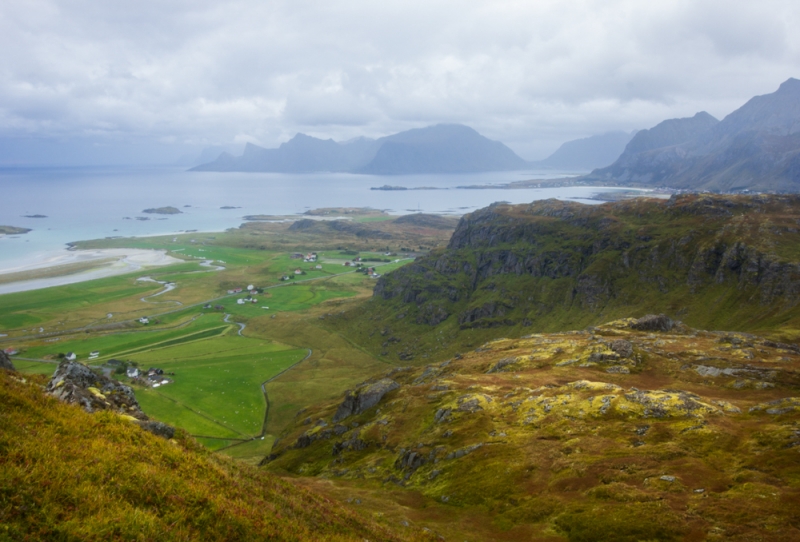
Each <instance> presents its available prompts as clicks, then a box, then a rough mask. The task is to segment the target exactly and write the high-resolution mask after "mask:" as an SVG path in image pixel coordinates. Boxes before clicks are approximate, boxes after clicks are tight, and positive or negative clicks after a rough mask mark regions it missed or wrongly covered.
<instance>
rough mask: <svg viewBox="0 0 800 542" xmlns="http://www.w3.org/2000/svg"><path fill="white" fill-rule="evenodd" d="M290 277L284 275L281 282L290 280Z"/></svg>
mask: <svg viewBox="0 0 800 542" xmlns="http://www.w3.org/2000/svg"><path fill="white" fill-rule="evenodd" d="M290 279H291V277H290V276H289V275H284V276H282V277H281V280H290Z"/></svg>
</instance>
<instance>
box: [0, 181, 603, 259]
mask: <svg viewBox="0 0 800 542" xmlns="http://www.w3.org/2000/svg"><path fill="white" fill-rule="evenodd" d="M576 173H581V172H558V171H552V170H549V171H510V172H509V171H506V172H496V173H480V174H463V175H403V176H376V175H354V174H346V173H318V174H282V173H217V172H202V173H200V172H187V171H185V170H184V169H183V168H175V167H152V168H45V169H43V168H36V169H33V168H31V169H27V168H13V169H2V170H0V190H2V198H0V224H2V225H9V226H19V227H25V228H31V229H32V230H33V231H31V232H30V233H27V234H24V235H6V236H0V271H2V270H9V269H12V268H17V267H19V266H23V265H27V264H29V263H30V262H32V261H36V260H37V259H41V258H42V257H43V256H44V255H47V254H51V253H52V252H53V251H58V250H61V249H64V248H65V244H66V243H68V242H70V241H79V240H86V239H97V238H103V237H111V236H123V237H129V236H144V235H157V234H168V233H177V232H181V231H186V230H198V231H223V230H225V229H227V228H232V227H237V226H239V225H240V224H241V223H242V222H243V221H244V220H243V218H242V217H243V216H245V215H253V214H271V215H294V214H301V213H303V212H305V211H307V210H309V209H316V208H320V207H372V208H375V209H384V210H386V211H388V212H390V213H392V214H406V213H411V212H417V211H421V212H429V213H447V214H453V215H461V214H464V213H468V212H470V211H474V210H475V209H479V208H481V207H485V206H487V205H489V204H491V203H493V202H496V201H509V202H511V203H527V202H531V201H533V200H538V199H545V198H559V199H574V200H577V201H585V202H590V200H587V199H586V198H590V197H591V196H592V194H594V193H596V192H598V189H597V188H592V187H568V188H545V189H517V190H504V189H500V188H498V189H480V190H465V189H457V188H456V187H459V186H468V185H487V184H490V185H491V184H502V183H508V182H513V181H520V180H526V179H544V178H557V177H565V176H570V175H575V174H576ZM387 184H388V185H392V186H405V187H408V188H414V187H423V186H424V187H435V188H438V189H439V190H407V191H382V190H370V188H371V187H378V186H383V185H387ZM603 190H607V189H603ZM165 206H173V207H177V208H178V209H180V210H181V211H182V213H181V214H176V215H157V214H144V213H142V211H143V210H144V209H147V208H152V207H165ZM224 206H228V207H236V208H235V209H221V207H224ZM32 215H45V216H46V218H27V216H32ZM125 217H127V218H125ZM137 217H142V218H147V219H148V220H137Z"/></svg>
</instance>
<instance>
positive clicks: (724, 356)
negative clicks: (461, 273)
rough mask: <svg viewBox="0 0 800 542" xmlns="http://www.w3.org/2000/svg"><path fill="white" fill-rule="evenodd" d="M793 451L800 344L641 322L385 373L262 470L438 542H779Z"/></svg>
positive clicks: (797, 443)
mask: <svg viewBox="0 0 800 542" xmlns="http://www.w3.org/2000/svg"><path fill="white" fill-rule="evenodd" d="M798 450H800V348H798V347H797V346H794V345H789V344H781V343H775V342H772V341H769V340H765V339H763V338H759V337H756V336H753V335H747V334H739V333H719V332H705V331H699V330H695V329H691V328H688V327H686V326H684V325H682V324H676V323H673V322H672V321H671V320H669V319H668V318H666V317H663V316H661V317H655V316H651V317H645V318H642V319H639V320H634V319H623V320H619V321H615V322H611V323H609V324H605V325H602V326H599V327H597V328H590V329H588V330H586V331H579V332H566V333H556V334H550V335H547V334H535V335H530V336H526V337H522V338H520V339H496V340H493V341H491V342H489V343H487V344H484V345H483V346H481V347H480V348H478V349H475V350H474V351H472V352H469V353H466V354H463V355H462V354H458V355H456V356H455V357H454V358H452V359H449V360H447V361H444V362H441V363H436V364H434V365H429V366H427V367H424V368H416V369H414V368H410V367H409V368H405V369H403V368H401V369H393V370H390V371H388V372H387V373H386V374H385V375H383V376H379V377H376V378H374V379H372V380H370V381H367V382H365V383H364V384H362V385H361V386H359V387H357V388H356V389H354V390H351V391H350V392H348V393H347V394H346V395H345V397H344V398H342V399H339V400H338V401H335V402H331V403H328V404H323V405H321V406H318V407H315V408H311V409H308V410H306V411H305V412H302V413H300V414H299V415H298V417H297V421H296V423H295V426H294V427H293V428H292V429H291V430H290V431H289V432H288V433H287V434H286V435H285V436H284V438H283V439H282V440H281V441H280V442H279V443H277V444H276V446H275V448H274V449H273V452H274V453H273V455H271V456H270V457H269V458H267V459H266V460H265V461H264V464H265V465H266V466H267V468H268V469H271V470H277V471H289V472H291V473H294V474H300V475H303V476H312V477H320V478H321V479H331V480H335V481H336V482H335V485H336V486H338V487H343V488H346V490H347V491H349V492H355V491H357V489H361V491H362V493H360V494H362V495H365V497H364V498H365V500H367V499H371V501H373V503H372V506H374V507H378V506H380V505H379V504H378V503H380V502H381V501H382V500H383V501H387V500H394V501H397V502H399V503H402V509H403V510H404V513H405V514H407V515H408V516H415V515H416V516H419V517H426V518H427V521H428V524H429V525H431V526H434V528H437V527H438V529H437V530H439V532H443V533H447V539H448V540H449V539H452V540H463V539H468V540H476V539H478V540H523V539H524V540H528V539H537V540H565V539H566V540H570V541H588V540H623V541H637V540H661V541H664V540H717V539H720V540H721V539H723V538H724V539H725V540H737V541H738V540H741V541H744V540H785V541H789V540H797V539H798V538H800V523H798V520H797V506H798V503H800V469H798V465H800V460H799V458H800V456H798ZM328 484H330V483H328ZM367 504H370V503H367ZM386 507H387V508H388V507H389V505H388V504H387V505H386Z"/></svg>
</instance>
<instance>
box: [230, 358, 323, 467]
mask: <svg viewBox="0 0 800 542" xmlns="http://www.w3.org/2000/svg"><path fill="white" fill-rule="evenodd" d="M307 350H308V353H307V354H306V356H305V357H304V358H303V359H301V360H299V361H296V362H295V363H293V364H291V365H290V366H289V367H287V368H285V369H284V370H282V371H281V372H279V373H278V374H276V375H273V376H271V377H270V378H268V379H267V380H265V381H264V382H262V383H261V392H262V393H263V394H264V400H265V401H266V402H267V407H266V409H265V410H264V421H263V422H262V424H261V433H260V434H258V435H256V436H254V437H252V438H251V439H249V440H246V441H242V442H237V443H235V444H231V445H230V446H224V447H222V448H219V449H218V450H215V451H214V453H217V452H221V451H222V450H228V449H230V448H233V447H234V446H239V445H241V444H244V443H245V442H252V441H254V440H259V439H262V438H264V437H265V436H266V435H267V420H268V419H269V410H270V406H271V403H270V400H269V394H267V384H269V383H270V382H272V381H273V380H275V379H276V378H278V377H279V376H281V375H283V374H284V373H286V372H287V371H289V370H291V369H294V368H295V367H297V366H298V365H300V364H301V363H303V362H304V361H305V360H307V359H308V358H310V357H311V355H312V354H313V353H314V351H313V350H312V349H311V348H307Z"/></svg>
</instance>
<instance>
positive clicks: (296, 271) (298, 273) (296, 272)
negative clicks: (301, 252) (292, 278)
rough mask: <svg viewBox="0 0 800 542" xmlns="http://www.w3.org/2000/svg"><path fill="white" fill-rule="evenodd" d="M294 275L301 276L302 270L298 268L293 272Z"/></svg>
mask: <svg viewBox="0 0 800 542" xmlns="http://www.w3.org/2000/svg"><path fill="white" fill-rule="evenodd" d="M294 274H295V275H302V274H303V270H302V269H300V268H299V267H298V268H297V269H295V270H294Z"/></svg>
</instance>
